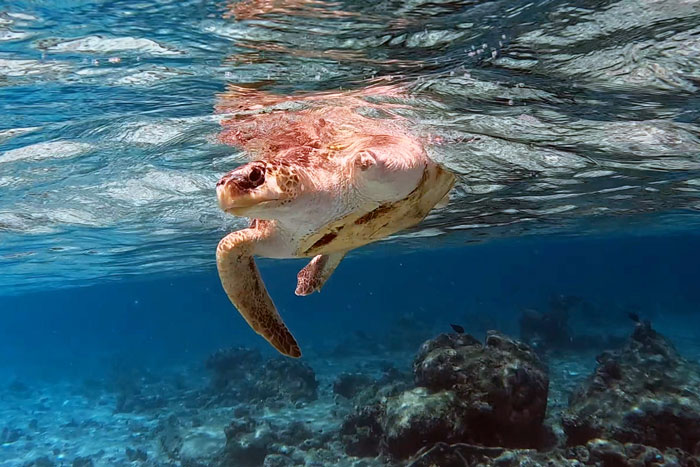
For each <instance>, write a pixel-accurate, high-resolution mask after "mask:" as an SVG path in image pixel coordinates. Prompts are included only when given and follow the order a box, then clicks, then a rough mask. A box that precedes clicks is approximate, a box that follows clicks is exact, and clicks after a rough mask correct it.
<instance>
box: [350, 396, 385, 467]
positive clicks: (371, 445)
mask: <svg viewBox="0 0 700 467" xmlns="http://www.w3.org/2000/svg"><path fill="white" fill-rule="evenodd" d="M382 417H383V408H382V407H381V406H380V405H374V406H369V407H364V408H362V409H359V410H358V411H357V412H355V413H353V414H351V415H350V416H348V417H347V418H346V419H345V420H344V421H343V425H342V426H341V428H340V438H341V441H342V443H343V446H344V447H345V452H347V453H348V454H349V455H351V456H357V457H375V456H377V455H378V454H379V443H380V442H381V440H382V437H383V434H384V432H383V430H382V427H381V419H382Z"/></svg>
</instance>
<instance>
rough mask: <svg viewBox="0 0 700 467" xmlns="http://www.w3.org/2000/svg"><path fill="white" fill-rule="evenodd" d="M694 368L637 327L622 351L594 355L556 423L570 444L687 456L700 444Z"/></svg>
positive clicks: (643, 326) (698, 381) (699, 377)
mask: <svg viewBox="0 0 700 467" xmlns="http://www.w3.org/2000/svg"><path fill="white" fill-rule="evenodd" d="M698 387H700V368H699V367H698V366H697V365H696V364H693V363H690V362H688V361H686V360H684V359H683V358H682V357H681V356H680V355H679V354H678V352H677V351H676V349H675V348H674V347H673V345H672V344H671V343H670V342H669V341H668V340H666V339H665V338H664V337H663V336H661V335H660V334H658V333H656V332H655V331H654V330H653V329H652V328H651V325H650V324H649V323H648V322H647V323H639V324H637V325H636V327H635V330H634V333H633V334H632V336H631V337H630V339H629V340H628V342H627V344H626V345H625V347H624V348H623V349H622V350H621V351H618V352H606V353H604V354H602V355H600V356H599V357H598V366H597V368H596V370H595V372H594V374H593V375H592V376H591V377H590V378H589V379H588V380H587V381H586V382H585V383H584V385H583V386H582V387H581V388H580V389H579V390H578V391H577V392H576V393H575V394H574V395H573V396H572V398H571V401H570V404H569V409H568V411H567V412H566V413H565V414H564V415H563V417H562V425H563V427H564V430H565V432H566V435H567V440H568V443H569V444H570V445H577V444H586V443H587V442H588V441H589V440H591V439H594V438H603V439H608V440H615V441H618V442H620V443H636V444H643V445H647V446H653V447H656V448H658V449H661V450H664V449H667V448H680V449H682V450H684V451H686V452H688V453H693V450H694V449H695V448H696V446H697V445H698V443H700V395H699V394H698V392H697V388H698Z"/></svg>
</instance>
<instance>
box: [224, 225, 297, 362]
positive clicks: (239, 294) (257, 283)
mask: <svg viewBox="0 0 700 467" xmlns="http://www.w3.org/2000/svg"><path fill="white" fill-rule="evenodd" d="M263 236H264V233H262V232H261V231H260V230H258V229H256V228H249V229H243V230H239V231H236V232H232V233H230V234H228V235H227V236H225V237H224V238H223V239H222V240H221V241H220V242H219V246H218V247H217V248H216V267H217V269H218V270H219V278H220V279H221V285H222V286H223V287H224V290H225V291H226V295H228V298H229V299H230V300H231V303H233V305H234V306H235V307H236V308H237V309H238V312H239V313H240V314H241V315H242V316H243V318H245V320H246V321H247V322H248V324H249V325H250V327H252V328H253V329H254V330H255V332H257V333H258V334H260V335H261V336H263V337H264V338H265V339H266V340H267V341H268V342H269V343H270V344H272V346H273V347H274V348H276V349H277V350H278V351H279V352H280V353H283V354H284V355H288V356H290V357H295V358H297V357H301V350H300V349H299V345H298V344H297V341H296V340H295V339H294V336H292V334H291V333H290V332H289V329H287V326H285V324H284V322H283V321H282V318H281V317H280V315H279V313H278V312H277V308H275V304H274V303H272V299H271V298H270V294H269V293H268V292H267V289H266V288H265V284H264V283H263V281H262V278H261V277H260V272H259V271H258V267H257V266H256V264H255V259H254V258H253V252H254V247H255V244H256V243H257V242H258V241H259V240H261V239H262V237H263Z"/></svg>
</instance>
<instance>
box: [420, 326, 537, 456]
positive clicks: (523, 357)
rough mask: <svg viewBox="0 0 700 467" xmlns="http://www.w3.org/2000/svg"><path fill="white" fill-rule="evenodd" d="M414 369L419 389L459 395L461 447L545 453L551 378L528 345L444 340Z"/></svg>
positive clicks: (423, 353)
mask: <svg viewBox="0 0 700 467" xmlns="http://www.w3.org/2000/svg"><path fill="white" fill-rule="evenodd" d="M413 369H414V374H415V381H416V384H417V385H419V386H423V387H425V388H427V389H429V390H430V391H433V392H438V391H444V390H447V391H452V392H454V393H455V396H456V397H455V402H454V404H453V409H454V410H455V411H456V412H457V414H458V415H457V417H458V426H455V427H454V430H453V435H455V436H456V437H457V438H459V441H462V442H472V443H480V444H485V445H491V446H494V445H498V446H507V447H541V443H542V442H543V440H542V438H541V436H542V430H541V425H542V421H543V420H544V416H545V410H546V406H547V394H548V388H549V378H548V376H547V369H546V367H545V366H544V364H543V363H542V362H541V361H540V360H539V358H538V357H537V355H536V354H535V353H534V352H533V351H532V350H531V349H530V348H529V347H528V346H527V345H525V344H523V343H520V342H518V341H515V340H512V339H510V338H508V337H506V336H504V335H502V334H500V333H497V332H495V331H489V332H488V334H487V338H486V343H485V345H482V344H481V343H480V342H479V341H477V340H476V339H475V338H473V337H471V336H469V335H467V334H442V335H440V336H438V337H437V338H435V339H433V340H430V341H428V342H426V343H424V344H423V346H421V349H420V351H419V352H418V355H417V356H416V359H415V361H414V363H413ZM457 438H452V439H457Z"/></svg>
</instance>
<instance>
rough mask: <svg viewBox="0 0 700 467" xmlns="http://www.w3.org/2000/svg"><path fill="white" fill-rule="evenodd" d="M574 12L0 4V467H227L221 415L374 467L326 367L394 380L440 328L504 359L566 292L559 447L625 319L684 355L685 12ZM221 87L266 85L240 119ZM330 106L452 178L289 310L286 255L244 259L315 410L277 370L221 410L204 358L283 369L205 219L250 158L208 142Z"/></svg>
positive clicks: (551, 403) (692, 293)
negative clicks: (358, 445) (276, 315)
mask: <svg viewBox="0 0 700 467" xmlns="http://www.w3.org/2000/svg"><path fill="white" fill-rule="evenodd" d="M581 3H582V2H566V1H543V2H525V1H481V2H480V1H463V2H460V1H444V2H443V1H424V2H423V1H411V0H409V1H379V2H361V1H355V2H353V1H344V0H343V1H333V2H330V1H322V0H312V1H304V0H276V1H275V0H272V1H264V0H260V1H253V0H248V1H243V2H238V3H228V2H218V3H217V2H206V1H166V0H160V1H140V2H134V1H111V2H103V1H90V0H64V1H49V0H46V1H18V0H10V1H5V2H0V117H2V118H0V466H2V467H5V466H8V467H9V466H13V467H14V466H17V465H58V466H62V465H90V464H89V463H87V461H86V458H89V460H90V461H91V462H93V463H94V465H108V466H115V465H135V464H138V465H149V466H150V465H153V466H156V465H158V466H160V465H195V463H196V465H218V461H219V460H220V459H219V456H220V455H221V454H222V452H223V451H226V450H230V449H235V446H236V440H235V439H233V441H232V442H231V443H230V445H231V446H233V448H231V446H228V445H227V443H226V435H225V428H226V427H227V426H229V425H230V424H231V423H232V422H233V423H234V424H235V423H237V422H240V421H241V420H247V421H248V422H249V423H250V426H249V429H250V431H251V433H258V432H264V431H265V430H266V429H267V430H270V427H273V429H274V430H273V431H275V432H279V433H282V432H284V431H285V430H286V431H289V430H287V428H289V426H293V427H294V428H293V430H292V431H294V430H298V428H299V426H298V425H291V424H293V423H300V422H301V423H303V424H306V425H307V426H308V427H310V429H311V430H312V431H313V432H314V433H317V435H314V437H312V438H313V439H312V441H313V442H314V443H320V444H321V445H322V446H321V447H320V448H318V449H309V448H308V446H302V443H300V442H298V440H296V441H295V440H294V439H292V440H287V439H281V440H279V443H278V444H281V445H283V446H282V447H283V448H284V449H282V448H280V447H279V446H278V447H275V448H269V446H268V448H269V450H270V452H271V456H272V457H274V456H275V455H277V454H279V453H280V452H283V451H284V450H286V451H284V452H285V453H287V454H289V455H290V456H296V457H295V461H294V464H295V465H309V466H318V465H338V466H348V467H350V466H353V467H357V465H365V466H375V465H376V466H379V465H387V464H386V463H385V459H381V458H376V459H375V458H373V457H372V456H369V457H367V458H365V459H363V460H362V461H359V460H358V459H357V458H353V457H351V456H350V455H349V454H348V453H347V452H346V451H345V450H344V448H343V446H342V445H341V444H340V443H339V442H338V439H339V437H340V434H339V431H338V430H339V428H340V425H341V424H342V423H343V420H345V417H346V416H347V415H348V414H350V413H351V412H352V410H353V405H354V404H355V402H356V401H354V400H344V399H342V398H341V397H339V396H338V394H335V393H334V390H333V385H334V382H335V381H337V378H339V375H340V374H341V373H343V372H348V371H350V372H361V373H363V374H365V375H368V374H370V375H380V374H382V372H383V371H385V370H386V369H387V368H394V369H395V370H396V371H395V374H398V375H399V377H398V378H397V379H398V380H400V379H401V378H406V379H407V380H409V381H412V376H411V362H412V359H413V358H414V356H415V355H416V351H417V349H418V347H419V346H420V344H421V343H422V342H424V341H425V340H426V339H429V338H432V337H434V336H436V335H437V334H438V333H442V332H446V331H449V330H450V327H449V324H450V323H455V324H458V325H462V326H464V327H465V328H466V332H468V333H470V334H472V335H474V336H476V337H477V338H479V339H482V338H483V336H484V334H485V332H486V331H487V330H490V329H497V330H499V331H502V332H505V333H507V334H509V335H511V336H513V337H518V336H520V337H522V338H523V339H524V338H525V337H523V334H524V333H523V326H522V324H521V321H522V319H523V316H526V315H527V313H528V312H526V311H525V310H536V311H538V312H541V313H545V314H546V313H547V312H552V313H553V309H554V308H555V307H554V306H553V305H552V303H557V300H560V301H562V302H566V301H567V300H568V302H569V303H573V304H574V305H572V307H571V309H570V310H567V311H566V317H567V318H568V321H567V323H566V326H564V327H562V328H560V329H558V331H562V332H563V333H565V334H567V335H570V336H573V338H580V337H581V336H584V337H587V339H588V340H585V339H584V340H583V342H587V343H588V344H587V345H583V346H581V348H576V349H572V348H570V347H567V346H566V345H564V346H563V348H554V347H553V350H552V349H550V350H551V351H549V352H548V351H547V350H548V349H547V348H546V346H545V348H544V350H541V351H542V352H543V354H544V355H545V356H544V357H543V358H545V360H546V362H547V365H548V366H549V377H550V380H551V384H550V391H549V394H548V399H549V400H548V406H547V418H546V424H547V425H548V426H552V427H554V429H555V430H558V431H557V432H558V433H559V437H560V441H561V442H562V443H563V439H561V414H562V411H564V410H566V408H567V407H568V404H569V402H568V401H569V396H570V395H571V393H572V391H573V390H574V388H575V387H576V386H577V385H578V384H579V383H580V382H581V381H583V380H584V379H585V378H586V377H588V375H590V373H591V371H592V370H593V368H594V367H595V365H596V363H595V355H596V353H597V352H599V351H601V350H603V348H606V349H609V348H611V347H614V346H613V345H608V344H611V343H616V344H619V342H620V339H622V338H624V337H625V336H627V335H629V333H630V331H631V327H632V325H633V323H632V321H631V320H630V315H632V316H634V314H638V315H639V316H640V317H641V318H642V319H649V320H651V322H652V323H653V326H654V327H655V328H656V329H658V330H659V331H661V332H662V333H663V334H664V335H666V336H668V337H669V338H670V339H671V340H672V341H673V342H674V344H675V345H676V346H677V347H678V349H679V350H680V352H681V353H682V355H683V356H685V357H686V358H688V359H689V360H694V361H699V360H700V346H699V345H698V342H700V334H699V333H700V315H699V314H698V307H699V305H700V295H699V294H700V292H699V290H700V289H698V287H697V278H698V277H699V276H698V259H700V258H699V256H698V253H697V252H698V251H700V237H698V235H697V233H698V220H699V219H700V217H699V216H698V212H699V211H700V196H699V190H700V127H699V126H698V117H700V115H699V113H700V101H699V98H698V91H699V87H700V74H699V72H698V70H700V2H697V1H670V0H667V1H663V0H661V1H651V0H642V1H640V0H635V1H633V0H618V1H606V2H603V1H601V2H585V4H586V5H585V6H581ZM240 86H243V87H245V89H255V90H258V91H260V92H264V93H268V94H266V95H265V97H264V98H260V99H259V100H258V101H255V100H253V102H249V103H248V104H252V106H251V105H248V106H242V105H239V104H240V101H237V100H236V99H235V98H234V97H235V94H236V89H239V90H240V88H239V87H240ZM321 92H335V93H337V94H334V95H328V94H324V96H325V97H324V99H323V100H322V101H321V102H322V103H321V104H320V105H327V106H329V107H333V106H343V105H344V103H346V102H348V101H347V99H348V97H349V96H354V97H352V98H353V99H356V100H355V101H353V102H355V103H356V102H363V105H362V106H359V107H357V108H356V110H357V111H358V112H360V113H362V115H365V116H368V117H371V118H373V119H376V121H377V122H381V123H385V121H389V120H390V119H392V121H394V120H398V119H400V121H401V122H403V124H405V125H406V126H408V127H410V129H411V131H412V132H413V133H414V134H415V136H416V137H417V138H420V139H421V141H422V142H423V143H424V144H425V145H426V147H427V149H428V151H429V153H430V155H431V156H432V157H433V158H434V159H435V160H437V161H438V162H440V163H442V164H444V165H445V166H446V167H448V168H449V169H451V170H452V171H454V172H455V173H456V174H457V175H458V177H459V180H458V183H457V186H456V188H455V190H453V193H452V197H451V200H450V204H449V205H448V207H447V208H445V209H442V210H439V211H435V212H434V213H432V214H431V215H430V216H429V218H428V219H427V220H426V221H425V222H424V223H422V224H421V225H419V226H418V227H416V228H415V229H412V230H410V231H407V232H401V233H399V234H398V235H396V236H394V237H392V238H390V239H388V240H386V241H383V242H380V243H377V244H375V245H372V246H369V247H366V248H363V249H360V250H359V251H357V252H353V254H351V255H350V257H349V258H347V259H346V260H344V261H343V263H342V265H341V266H340V267H339V269H338V271H337V272H335V274H334V276H333V277H332V278H331V280H330V281H329V282H328V284H327V285H326V286H325V288H324V290H323V293H322V294H314V295H313V296H309V297H303V298H302V297H296V296H295V295H294V294H293V290H294V287H295V284H296V273H297V271H298V270H299V269H300V268H301V267H303V265H304V264H305V261H302V260H290V261H261V270H262V273H263V276H264V278H265V281H266V284H267V286H268V287H269V289H270V292H271V295H272V297H273V298H274V300H275V303H276V304H277V306H278V308H279V310H280V312H281V314H282V315H283V316H284V319H285V321H286V322H287V324H288V325H289V327H290V329H291V330H292V332H293V333H294V335H295V336H296V337H297V339H298V341H299V343H300V345H301V347H302V348H303V350H304V359H303V360H301V363H300V365H307V364H308V365H310V368H311V369H312V372H313V373H315V378H316V379H317V381H318V382H319V388H318V399H316V400H313V401H311V402H308V403H304V404H301V405H300V404H298V403H296V402H294V403H292V402H289V401H287V402H289V403H287V402H285V401H284V400H282V399H277V395H278V393H279V394H284V391H285V390H286V389H285V384H286V382H288V380H289V379H290V376H294V375H293V373H294V371H298V369H299V367H296V370H294V368H295V367H293V366H291V367H284V366H283V365H294V364H296V363H298V362H297V361H294V362H293V363H290V362H292V361H291V360H288V359H287V360H282V362H283V363H282V364H279V365H281V368H282V371H280V372H279V373H278V374H273V375H272V376H270V375H269V374H264V373H260V372H259V371H258V372H253V373H251V374H253V375H254V376H253V377H254V378H258V379H259V380H264V381H265V382H267V383H268V384H269V385H270V387H271V388H272V391H271V394H272V397H271V398H267V399H265V402H263V403H261V402H260V400H259V398H258V395H256V394H254V395H253V398H252V399H250V400H249V399H242V400H240V398H238V397H236V394H237V393H236V391H237V389H236V388H235V387H234V388H233V394H234V396H233V398H232V399H228V400H226V397H229V398H231V397H232V396H231V391H230V390H229V391H222V390H220V388H219V387H217V386H216V384H215V382H214V380H215V378H212V376H213V375H212V371H211V370H208V369H206V368H205V363H204V362H205V361H206V360H207V357H208V356H209V355H211V354H212V353H213V352H214V351H216V350H217V349H218V348H220V347H228V346H246V347H249V348H251V349H254V350H255V351H257V350H259V351H260V352H261V353H262V355H263V359H265V360H267V359H268V358H271V357H276V355H275V354H274V352H273V351H272V350H271V349H270V347H269V346H268V345H267V344H266V343H265V342H264V341H263V340H262V339H261V338H260V337H259V336H257V335H256V334H255V333H253V332H252V331H251V330H250V329H249V328H248V326H247V325H246V324H245V323H244V322H243V320H242V319H241V318H240V316H238V314H237V313H236V312H235V310H234V309H233V307H232V306H231V304H230V303H229V301H228V299H227V298H226V296H225V294H224V293H223V291H222V290H221V286H220V284H219V281H218V277H217V274H216V271H215V268H214V250H215V247H216V244H217V242H218V241H219V239H220V238H221V237H222V236H224V235H225V234H226V233H227V232H229V231H230V230H232V229H236V228H239V227H240V226H242V225H243V221H242V220H240V219H235V218H233V217H231V216H227V215H225V214H223V213H222V212H221V211H220V210H219V209H218V207H217V205H216V198H215V191H214V187H215V183H216V181H217V180H218V178H219V177H220V176H221V175H222V174H224V173H226V172H228V171H229V170H231V169H232V168H233V167H235V166H236V165H238V164H240V163H242V162H244V161H245V160H246V157H245V155H244V154H243V153H242V152H241V151H240V150H238V149H236V148H234V147H232V146H230V145H227V144H223V143H222V141H221V140H222V138H221V133H222V129H225V128H226V127H225V125H223V126H222V122H224V121H226V120H231V119H236V118H240V117H242V116H246V115H251V114H263V113H274V112H277V113H285V112H293V111H295V110H298V109H304V108H306V106H309V105H311V104H310V102H314V101H313V99H314V98H317V97H318V96H319V93H321ZM271 95H278V96H289V97H288V98H285V99H284V100H283V101H280V100H279V99H272V98H270V96H271ZM364 102H366V105H365V104H364ZM75 286H81V287H75ZM561 297H564V298H561ZM550 337H551V336H550ZM555 337H559V336H555ZM573 338H572V339H573ZM577 342H578V341H577ZM533 345H534V344H533ZM270 361H271V362H273V366H274V365H275V364H277V363H275V362H279V360H270ZM265 365H267V363H266V364H265ZM285 368H292V370H285ZM258 370H259V368H258ZM285 371H286V372H287V373H285ZM261 375H263V376H261ZM229 389H231V388H229ZM696 391H697V385H695V386H692V383H691V386H689V389H687V390H686V392H685V393H684V394H685V395H686V396H688V397H690V395H692V394H695V393H696ZM259 397H260V398H262V397H263V396H259ZM635 397H636V396H635ZM635 400H636V399H635ZM124 401H126V403H125V402H124ZM129 404H131V406H129ZM173 427H174V428H173ZM173 433H174V434H175V435H176V436H175V435H173ZM324 433H325V434H324ZM310 439H311V438H310ZM178 442H181V444H179V445H178V444H177V443H178ZM173 445H177V451H173V450H172V449H171V447H172V446H173ZM560 446H561V445H560ZM273 451H274V452H273ZM253 454H255V453H253ZM253 454H251V455H250V456H249V457H248V458H247V459H246V458H244V459H243V460H244V461H245V462H243V463H244V464H249V465H260V464H261V463H262V461H261V460H260V459H258V457H259V454H255V455H253ZM188 455H189V456H192V459H194V460H192V459H189V460H188V457H187V456H188ZM134 456H136V457H134ZM144 456H145V458H146V459H147V460H145V461H143V460H142V459H143V458H144ZM244 457H245V456H244ZM137 458H138V459H141V460H138V459H137ZM135 459H136V460H135ZM329 459H331V460H329ZM278 460H279V458H278ZM32 462H35V464H31V463H32ZM74 462H75V464H74ZM188 462H189V463H188ZM81 463H82V464H81ZM223 465H230V463H229V464H226V463H225V462H224V463H223ZM233 465H240V463H236V462H234V463H233ZM266 465H267V464H266Z"/></svg>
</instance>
